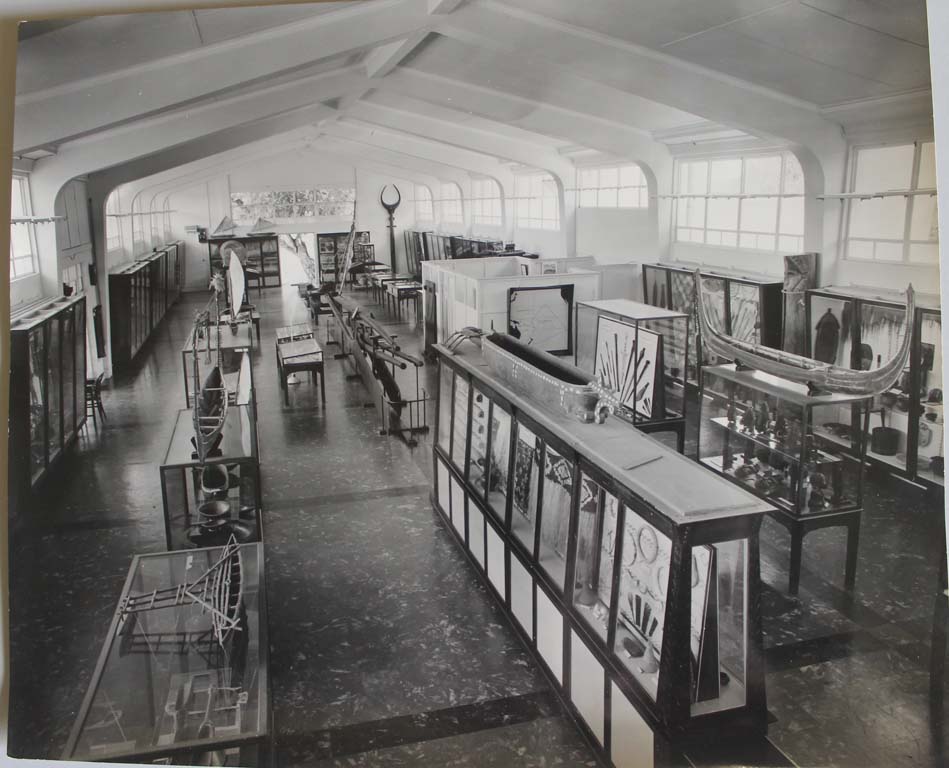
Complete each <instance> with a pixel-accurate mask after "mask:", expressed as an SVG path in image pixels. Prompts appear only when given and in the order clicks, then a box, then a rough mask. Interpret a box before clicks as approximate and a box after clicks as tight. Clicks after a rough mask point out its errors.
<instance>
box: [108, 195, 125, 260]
mask: <svg viewBox="0 0 949 768" xmlns="http://www.w3.org/2000/svg"><path fill="white" fill-rule="evenodd" d="M121 212H122V211H121V209H120V207H119V190H118V189H113V190H112V194H110V195H109V197H108V199H107V200H106V201H105V247H106V250H107V251H108V252H109V253H112V252H113V251H120V250H122V219H121V217H120V216H119V214H120V213H121Z"/></svg>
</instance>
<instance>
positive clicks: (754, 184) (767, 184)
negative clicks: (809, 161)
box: [713, 156, 781, 195]
mask: <svg viewBox="0 0 949 768" xmlns="http://www.w3.org/2000/svg"><path fill="white" fill-rule="evenodd" d="M713 178H714V177H713ZM780 191H781V157H780V156H777V157H749V158H746V159H745V194H747V195H776V194H778V192H780Z"/></svg>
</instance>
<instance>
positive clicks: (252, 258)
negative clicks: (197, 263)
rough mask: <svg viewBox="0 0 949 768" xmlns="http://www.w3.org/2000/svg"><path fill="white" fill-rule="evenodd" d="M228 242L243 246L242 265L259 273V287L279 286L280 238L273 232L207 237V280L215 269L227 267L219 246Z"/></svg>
mask: <svg viewBox="0 0 949 768" xmlns="http://www.w3.org/2000/svg"><path fill="white" fill-rule="evenodd" d="M228 242H237V243H240V244H241V245H242V246H244V259H243V263H244V267H245V268H247V269H253V270H256V271H257V272H258V273H259V274H260V287H261V288H275V287H278V286H280V284H281V276H280V240H279V238H278V236H277V235H274V234H261V235H242V236H238V235H233V236H227V235H224V236H218V237H209V238H208V280H210V279H211V276H212V275H213V274H214V271H215V270H220V269H226V268H227V265H226V264H224V262H223V259H222V258H221V246H222V245H224V243H228Z"/></svg>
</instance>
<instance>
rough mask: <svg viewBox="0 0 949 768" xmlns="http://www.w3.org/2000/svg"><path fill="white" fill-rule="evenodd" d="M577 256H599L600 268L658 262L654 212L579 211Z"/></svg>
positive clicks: (620, 209) (657, 235) (657, 236)
mask: <svg viewBox="0 0 949 768" xmlns="http://www.w3.org/2000/svg"><path fill="white" fill-rule="evenodd" d="M652 205H653V206H655V202H653V203H652ZM577 256H595V257H596V260H597V262H598V263H599V264H628V263H630V262H635V263H637V264H642V263H643V262H653V261H658V260H659V233H658V226H657V219H656V215H655V211H654V209H653V208H580V209H578V210H577Z"/></svg>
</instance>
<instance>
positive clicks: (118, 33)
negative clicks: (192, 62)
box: [17, 2, 350, 94]
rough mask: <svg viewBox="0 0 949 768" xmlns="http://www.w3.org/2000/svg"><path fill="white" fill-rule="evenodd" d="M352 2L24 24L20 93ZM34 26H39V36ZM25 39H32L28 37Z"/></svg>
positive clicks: (123, 67) (129, 64) (207, 43)
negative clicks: (65, 22) (62, 22)
mask: <svg viewBox="0 0 949 768" xmlns="http://www.w3.org/2000/svg"><path fill="white" fill-rule="evenodd" d="M347 5H350V3H348V2H333V3H313V4H303V5H277V6H265V7H259V8H224V9H221V8H219V9H212V10H200V11H180V12H175V13H143V14H130V15H126V16H122V15H117V16H97V17H94V18H89V19H79V20H73V21H72V22H70V23H69V24H68V25H66V26H60V25H58V24H56V23H54V22H33V23H30V22H27V23H25V24H23V25H22V28H21V33H20V38H21V42H20V47H19V52H18V57H17V94H23V93H31V92H33V91H38V90H42V89H45V88H52V87H55V86H57V85H63V84H64V83H69V82H72V81H76V80H83V79H85V78H89V77H97V76H101V75H105V74H108V73H110V72H115V71H118V70H122V69H127V68H129V67H134V66H136V65H141V64H145V63H147V62H151V61H155V60H157V59H161V58H164V57H166V56H173V55H175V54H178V53H184V52H186V51H192V50H195V49H196V48H200V47H202V46H207V45H213V44H215V43H221V42H224V41H227V40H233V39H235V38H238V37H242V36H244V35H249V34H252V33H257V32H260V31H262V30H266V29H272V28H274V27H278V26H282V25H284V24H291V23H293V22H295V21H300V20H302V19H307V18H312V17H314V16H318V15H320V14H324V13H332V12H333V11H336V10H339V9H340V7H344V6H347ZM31 27H39V31H38V33H36V34H35V36H30V35H33V34H34V33H33V32H32V31H31ZM24 35H26V37H27V39H26V40H24V39H23V37H24Z"/></svg>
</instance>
